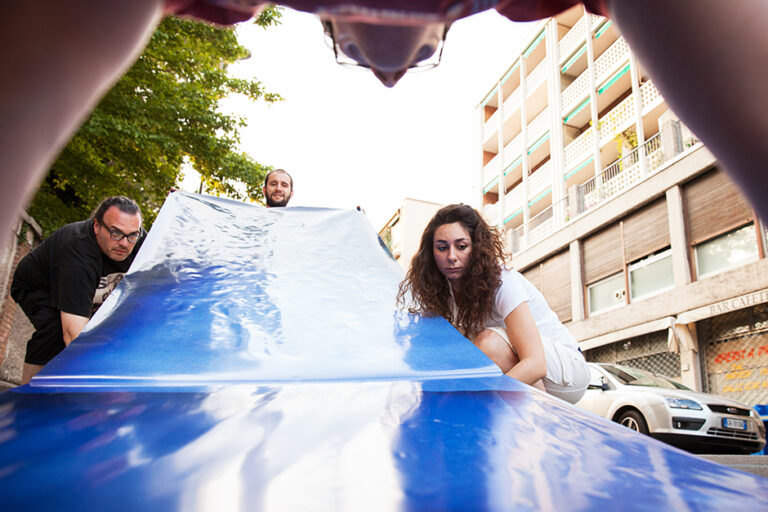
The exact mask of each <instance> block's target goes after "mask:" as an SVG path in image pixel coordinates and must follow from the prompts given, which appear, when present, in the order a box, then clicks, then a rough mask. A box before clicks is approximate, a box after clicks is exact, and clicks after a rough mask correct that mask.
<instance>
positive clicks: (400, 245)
mask: <svg viewBox="0 0 768 512" xmlns="http://www.w3.org/2000/svg"><path fill="white" fill-rule="evenodd" d="M443 206H444V205H442V204H438V203H432V202H430V201H422V200H421V199H411V198H410V197H406V198H405V199H403V203H402V204H401V205H400V208H398V209H397V211H396V212H395V213H394V214H392V217H390V219H389V220H388V221H387V223H386V224H385V225H384V227H382V228H381V230H379V237H380V238H381V239H382V241H383V242H384V244H385V245H386V246H387V248H388V249H389V252H390V253H392V256H393V257H394V258H395V260H397V262H398V263H399V264H400V267H402V269H403V270H408V267H410V266H411V260H412V259H413V256H414V255H415V254H416V252H418V250H419V244H420V243H421V234H422V233H423V232H424V228H425V227H427V223H428V222H429V220H430V219H431V218H432V217H433V216H434V215H435V213H436V212H437V210H439V209H440V208H442V207H443Z"/></svg>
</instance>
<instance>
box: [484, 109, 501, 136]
mask: <svg viewBox="0 0 768 512" xmlns="http://www.w3.org/2000/svg"><path fill="white" fill-rule="evenodd" d="M483 127H484V128H485V127H487V128H486V129H487V130H488V131H489V132H491V131H496V130H498V127H499V109H496V112H494V113H493V114H491V117H489V118H488V119H487V120H486V121H485V123H483Z"/></svg>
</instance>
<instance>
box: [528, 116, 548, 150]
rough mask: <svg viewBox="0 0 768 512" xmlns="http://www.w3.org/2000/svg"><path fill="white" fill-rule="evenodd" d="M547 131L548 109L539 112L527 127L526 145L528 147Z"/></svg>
mask: <svg viewBox="0 0 768 512" xmlns="http://www.w3.org/2000/svg"><path fill="white" fill-rule="evenodd" d="M548 130H549V107H546V108H545V109H544V110H542V111H541V113H540V114H539V115H537V116H536V118H535V119H534V120H533V121H531V123H530V124H529V125H528V145H529V146H530V145H531V144H533V143H534V142H536V141H537V140H539V138H540V137H541V136H542V135H544V134H545V133H547V131H548Z"/></svg>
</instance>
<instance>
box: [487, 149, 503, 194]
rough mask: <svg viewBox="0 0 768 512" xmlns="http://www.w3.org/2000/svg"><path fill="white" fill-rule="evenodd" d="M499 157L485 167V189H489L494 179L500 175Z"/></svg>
mask: <svg viewBox="0 0 768 512" xmlns="http://www.w3.org/2000/svg"><path fill="white" fill-rule="evenodd" d="M499 160H500V158H499V155H496V156H495V157H493V158H492V159H491V161H490V162H488V163H487V164H486V165H485V166H484V167H483V188H485V187H487V186H488V185H489V184H490V183H491V181H493V178H495V177H497V176H498V175H499V165H498V164H499Z"/></svg>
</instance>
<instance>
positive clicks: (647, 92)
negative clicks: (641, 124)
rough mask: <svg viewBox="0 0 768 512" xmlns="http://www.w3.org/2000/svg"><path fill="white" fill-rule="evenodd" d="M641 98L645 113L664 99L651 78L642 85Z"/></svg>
mask: <svg viewBox="0 0 768 512" xmlns="http://www.w3.org/2000/svg"><path fill="white" fill-rule="evenodd" d="M640 98H641V99H642V105H643V107H642V108H643V115H645V114H647V113H648V112H649V111H650V110H652V109H653V108H655V107H656V106H657V105H659V104H660V103H661V102H663V101H664V98H662V97H661V93H659V90H658V89H657V88H656V85H654V83H653V82H652V81H650V80H648V81H647V82H645V83H644V84H643V85H641V86H640Z"/></svg>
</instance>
